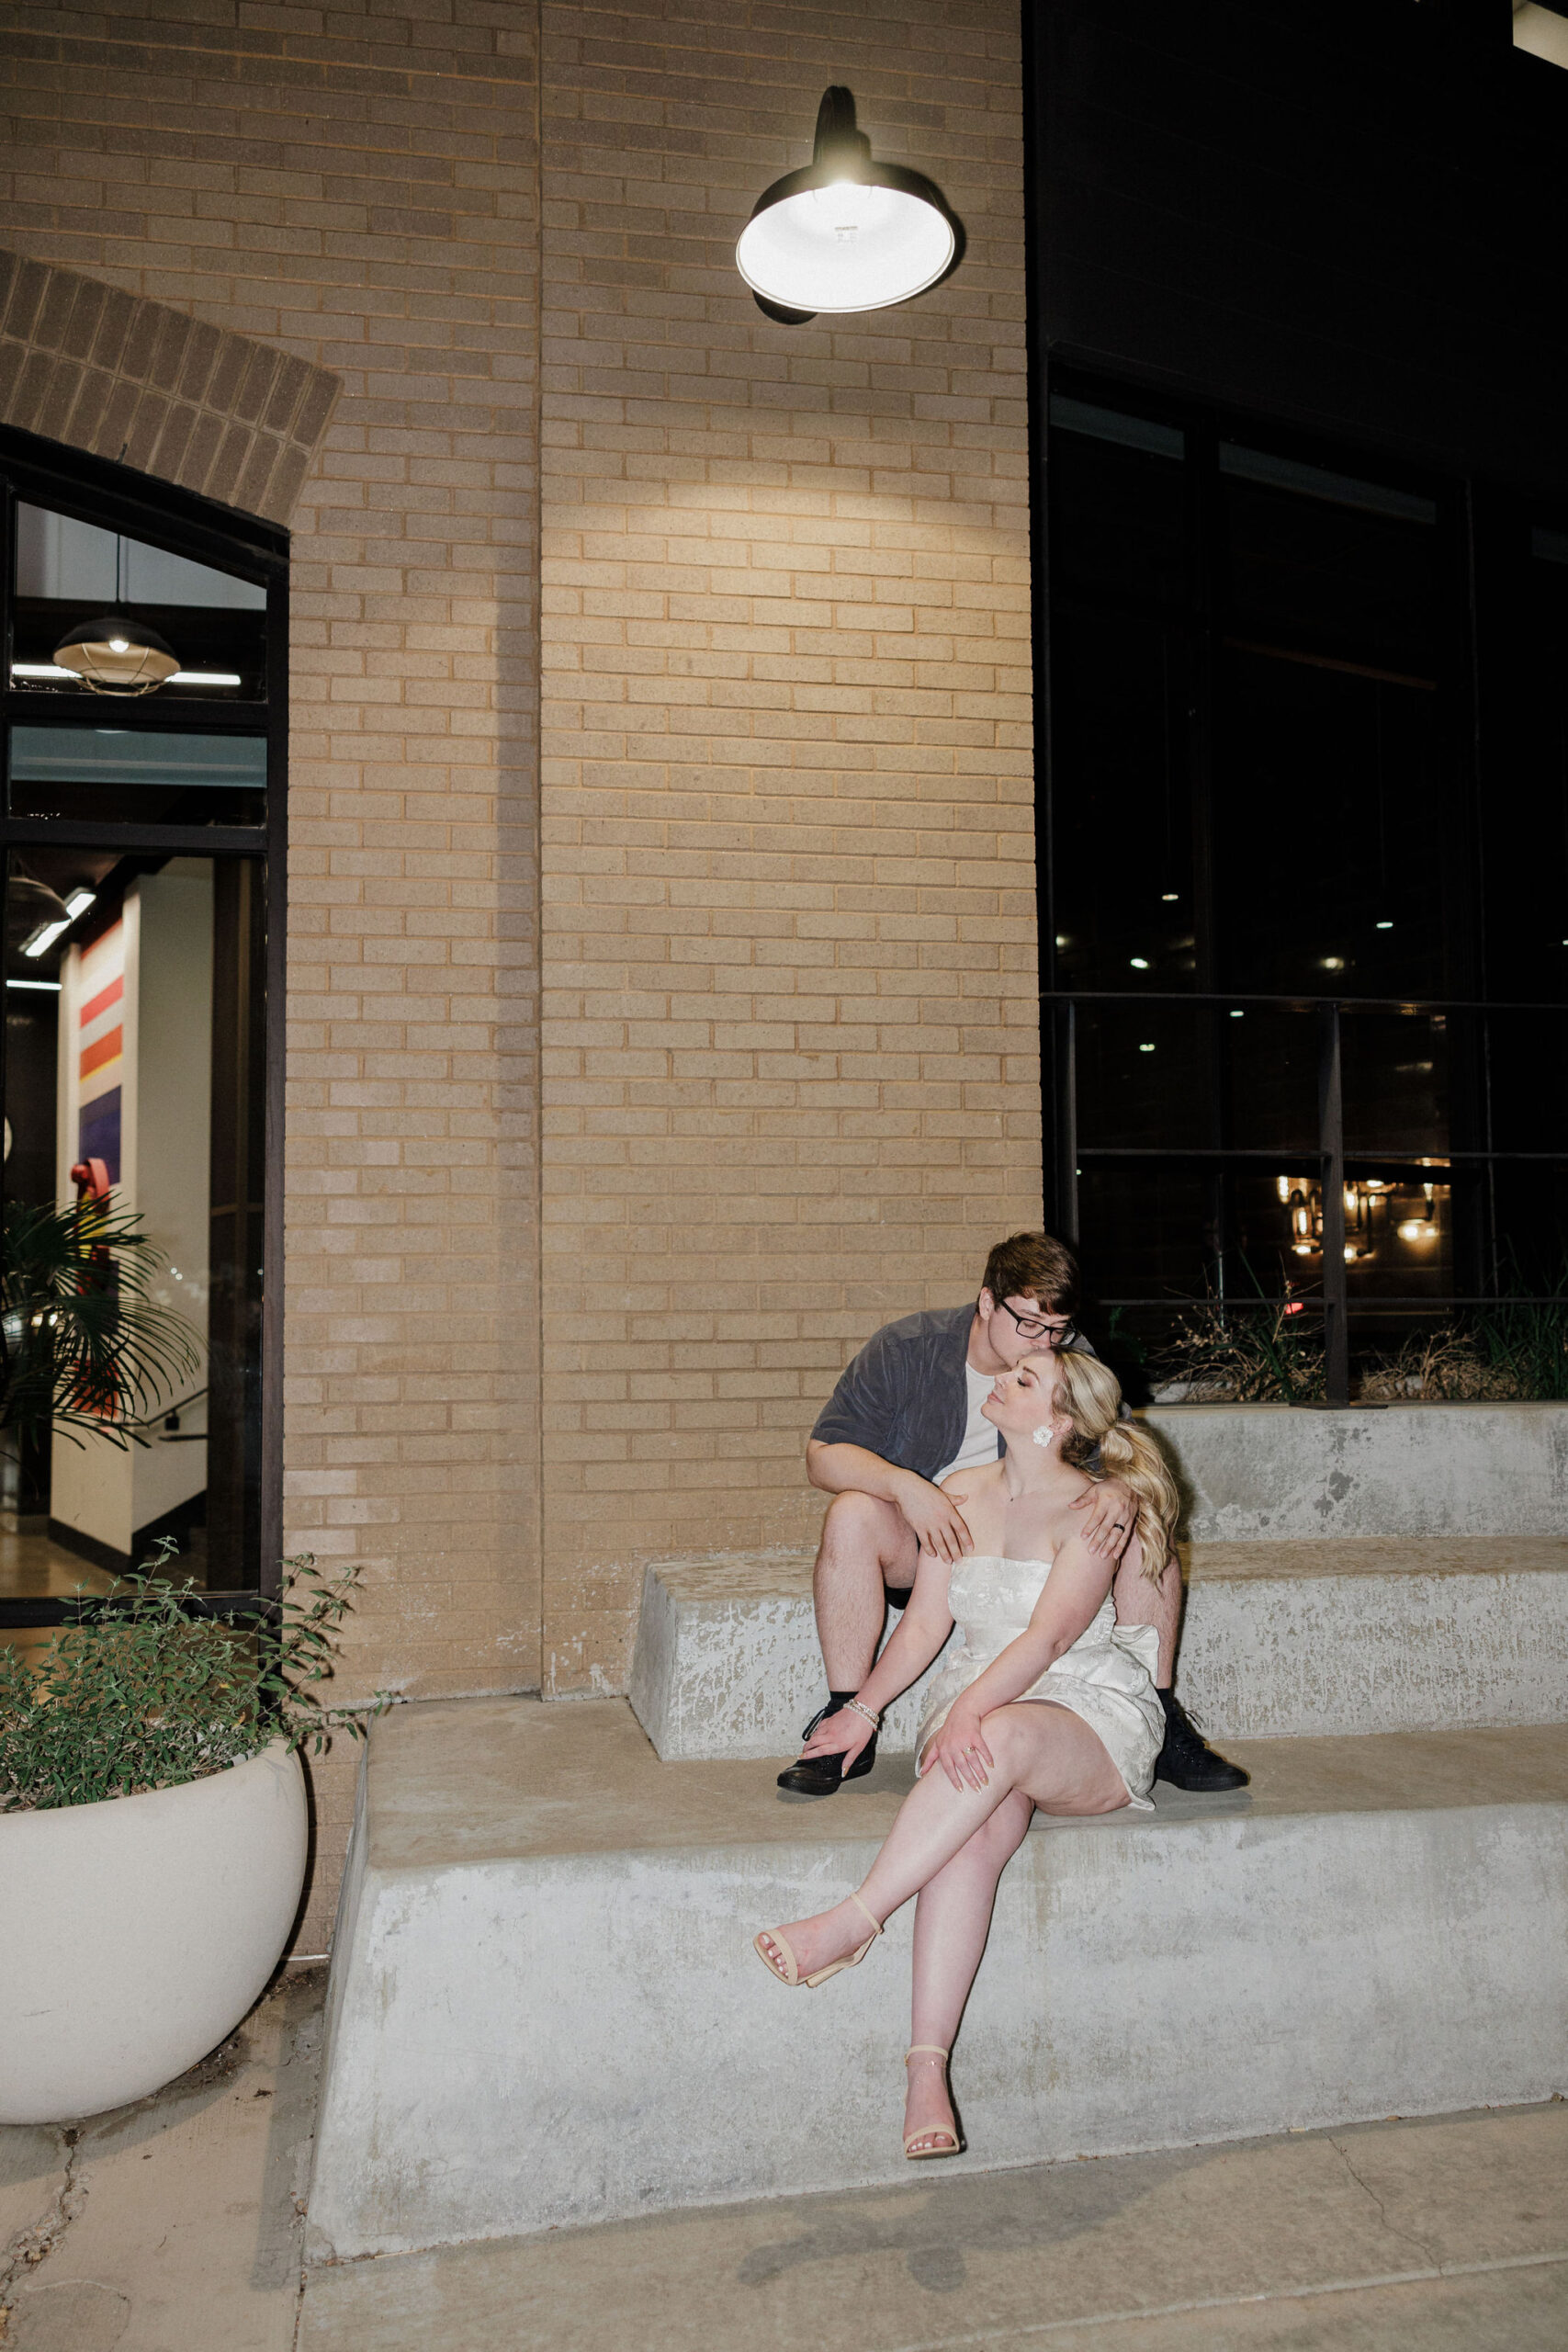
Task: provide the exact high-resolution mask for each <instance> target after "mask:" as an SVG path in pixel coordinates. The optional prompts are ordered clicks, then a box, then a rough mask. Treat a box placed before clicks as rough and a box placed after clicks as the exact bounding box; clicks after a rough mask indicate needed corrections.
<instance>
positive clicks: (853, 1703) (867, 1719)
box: [844, 1699, 882, 1731]
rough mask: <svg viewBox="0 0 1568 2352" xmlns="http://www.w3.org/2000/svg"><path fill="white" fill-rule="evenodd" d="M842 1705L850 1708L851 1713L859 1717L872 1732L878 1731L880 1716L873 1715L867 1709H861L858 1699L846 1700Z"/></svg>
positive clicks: (880, 1722)
mask: <svg viewBox="0 0 1568 2352" xmlns="http://www.w3.org/2000/svg"><path fill="white" fill-rule="evenodd" d="M844 1704H845V1706H846V1707H849V1708H852V1710H853V1712H854V1713H856V1714H857V1715H859V1716H860V1717H861V1719H862V1721H863V1722H864V1723H868V1724H870V1725H871V1727H872V1730H873V1731H876V1730H879V1729H880V1727H881V1724H882V1717H881V1716H880V1715H874V1714H873V1713H872V1712H871V1709H870V1708H869V1707H863V1706H862V1705H861V1702H860V1701H859V1700H858V1699H846V1700H845V1701H844Z"/></svg>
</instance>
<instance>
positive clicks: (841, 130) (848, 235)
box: [735, 85, 963, 326]
mask: <svg viewBox="0 0 1568 2352" xmlns="http://www.w3.org/2000/svg"><path fill="white" fill-rule="evenodd" d="M962 233H963V232H962V229H961V227H960V224H959V222H958V221H957V220H956V219H955V218H954V216H953V213H952V212H950V211H949V209H948V207H947V202H946V199H945V198H944V197H943V196H942V191H941V189H940V188H939V187H936V186H935V185H934V183H933V182H932V181H931V180H929V179H927V178H926V177H925V175H923V174H922V173H920V172H909V171H905V170H904V169H903V167H902V166H901V165H899V164H877V163H874V162H873V160H872V153H871V141H869V140H868V139H867V138H866V136H865V134H864V132H863V131H861V130H856V128H855V102H854V99H853V97H852V95H851V93H850V92H849V91H848V90H845V89H841V88H840V87H839V86H838V85H834V86H833V87H832V88H830V89H828V90H825V91H824V92H823V94H822V103H821V105H820V107H818V110H817V141H816V145H815V147H814V149H813V151H812V156H811V161H810V163H809V164H807V165H806V166H805V168H804V169H803V170H801V171H798V172H786V173H785V174H784V177H783V179H782V180H775V181H774V182H773V186H772V187H768V188H764V189H763V191H762V193H761V196H760V197H759V198H757V201H756V203H755V205H754V206H753V207H752V209H751V218H750V220H748V222H747V223H746V226H745V228H744V229H743V230H742V231H741V232H740V242H739V244H738V245H737V246H736V248H735V265H736V267H737V268H738V269H739V272H740V275H741V277H743V278H744V279H745V280H746V283H747V285H748V286H749V287H750V288H751V291H752V293H753V294H754V295H755V296H756V298H757V300H758V302H759V303H760V304H761V308H762V309H763V310H764V311H766V312H767V314H768V316H769V317H770V318H771V319H778V320H780V321H782V322H784V324H785V325H788V326H799V325H804V324H805V322H806V321H807V319H812V318H815V317H816V315H817V313H818V311H827V312H829V314H838V313H841V312H843V311H885V310H886V308H887V307H888V305H889V303H892V302H908V300H910V298H911V296H913V295H916V294H923V293H924V292H925V290H926V288H927V287H928V286H934V285H935V284H936V282H937V279H938V278H939V277H945V276H946V274H947V272H948V270H949V269H950V268H952V266H953V263H954V262H955V261H956V259H957V258H958V254H959V250H960V239H961V236H962Z"/></svg>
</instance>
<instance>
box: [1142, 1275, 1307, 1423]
mask: <svg viewBox="0 0 1568 2352" xmlns="http://www.w3.org/2000/svg"><path fill="white" fill-rule="evenodd" d="M1242 1263H1243V1266H1244V1267H1245V1268H1246V1272H1247V1279H1248V1281H1249V1282H1250V1283H1251V1284H1252V1286H1253V1289H1254V1290H1255V1291H1256V1293H1257V1294H1258V1295H1257V1298H1256V1300H1253V1299H1241V1300H1237V1299H1235V1298H1230V1297H1226V1298H1222V1297H1221V1296H1220V1295H1219V1293H1218V1292H1217V1291H1215V1290H1213V1289H1211V1290H1210V1291H1209V1292H1208V1294H1207V1295H1205V1296H1204V1297H1202V1298H1196V1299H1186V1300H1183V1301H1182V1302H1181V1304H1180V1306H1179V1308H1178V1310H1177V1314H1176V1317H1175V1322H1174V1325H1173V1328H1172V1330H1171V1334H1170V1337H1169V1339H1168V1340H1167V1341H1166V1342H1165V1344H1164V1346H1163V1347H1162V1348H1161V1349H1160V1350H1159V1351H1158V1352H1157V1353H1156V1356H1155V1357H1154V1359H1153V1361H1152V1363H1151V1365H1150V1378H1151V1379H1152V1380H1153V1381H1155V1383H1156V1394H1157V1393H1158V1391H1159V1389H1162V1388H1163V1389H1169V1388H1172V1387H1177V1386H1179V1387H1180V1388H1181V1390H1182V1393H1183V1395H1184V1396H1185V1397H1187V1398H1188V1399H1189V1400H1190V1402H1192V1403H1193V1404H1234V1405H1254V1404H1285V1405H1297V1404H1309V1403H1311V1402H1312V1401H1313V1400H1314V1399H1315V1398H1317V1397H1322V1395H1323V1393H1324V1385H1325V1365H1324V1351H1323V1326H1322V1323H1321V1321H1320V1319H1319V1318H1318V1317H1317V1316H1315V1315H1314V1314H1312V1313H1310V1312H1309V1311H1308V1309H1307V1307H1306V1306H1305V1305H1304V1303H1303V1293H1302V1291H1301V1289H1300V1287H1299V1286H1298V1285H1295V1284H1292V1283H1289V1282H1287V1283H1286V1285H1285V1295H1284V1297H1283V1299H1282V1300H1280V1301H1270V1299H1269V1296H1268V1295H1267V1294H1266V1293H1265V1291H1264V1289H1263V1286H1262V1284H1261V1283H1259V1281H1258V1276H1257V1274H1256V1273H1255V1272H1254V1271H1253V1269H1252V1267H1251V1266H1250V1265H1249V1264H1248V1263H1247V1261H1246V1260H1245V1259H1244V1260H1243V1261H1242Z"/></svg>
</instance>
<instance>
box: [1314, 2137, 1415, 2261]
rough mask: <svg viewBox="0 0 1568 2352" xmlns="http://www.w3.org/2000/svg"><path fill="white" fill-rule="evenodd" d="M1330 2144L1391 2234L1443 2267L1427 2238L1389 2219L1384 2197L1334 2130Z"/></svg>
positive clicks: (1329, 2138) (1329, 2139) (1329, 2140)
mask: <svg viewBox="0 0 1568 2352" xmlns="http://www.w3.org/2000/svg"><path fill="white" fill-rule="evenodd" d="M1328 2144H1329V2146H1330V2147H1331V2148H1332V2149H1333V2151H1334V2153H1335V2154H1336V2155H1337V2157H1338V2159H1339V2161H1340V2163H1341V2164H1342V2165H1344V2167H1345V2169H1346V2171H1347V2172H1348V2174H1349V2176H1350V2177H1351V2179H1352V2180H1353V2181H1354V2182H1355V2184H1356V2186H1357V2188H1359V2190H1360V2191H1361V2193H1362V2195H1363V2196H1364V2197H1366V2198H1368V2199H1371V2204H1372V2205H1373V2207H1374V2208H1375V2209H1376V2212H1377V2217H1378V2219H1379V2221H1380V2222H1382V2225H1383V2227H1384V2229H1385V2230H1387V2231H1388V2233H1389V2234H1390V2236H1391V2237H1396V2238H1403V2239H1404V2242H1405V2244H1406V2245H1413V2246H1414V2247H1415V2248H1416V2252H1417V2253H1418V2254H1424V2255H1425V2256H1426V2257H1427V2261H1428V2262H1431V2263H1435V2264H1436V2265H1437V2266H1438V2268H1439V2269H1440V2268H1441V2267H1442V2256H1441V2255H1440V2254H1439V2253H1438V2249H1437V2247H1436V2246H1434V2245H1428V2244H1427V2240H1426V2239H1425V2238H1421V2237H1417V2236H1416V2233H1415V2231H1414V2230H1409V2229H1404V2228H1402V2227H1401V2225H1400V2224H1399V2223H1398V2222H1391V2221H1390V2220H1389V2217H1388V2208H1387V2207H1386V2206H1385V2205H1384V2203H1383V2201H1382V2198H1381V2197H1380V2196H1379V2195H1378V2193H1377V2190H1376V2189H1375V2188H1373V2187H1372V2186H1371V2182H1370V2181H1366V2180H1363V2179H1362V2177H1361V2176H1360V2174H1359V2172H1358V2171H1357V2170H1356V2167H1355V2165H1353V2164H1352V2163H1351V2162H1350V2159H1349V2156H1348V2154H1347V2153H1346V2151H1345V2150H1344V2148H1342V2147H1341V2146H1340V2144H1339V2143H1338V2141H1337V2139H1335V2137H1334V2135H1333V2133H1332V2132H1330V2133H1329V2134H1328Z"/></svg>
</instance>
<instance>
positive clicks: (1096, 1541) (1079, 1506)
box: [1072, 1478, 1138, 1560]
mask: <svg viewBox="0 0 1568 2352" xmlns="http://www.w3.org/2000/svg"><path fill="white" fill-rule="evenodd" d="M1072 1508H1073V1510H1081V1511H1082V1512H1083V1513H1084V1523H1083V1525H1082V1526H1081V1527H1080V1528H1079V1530H1078V1533H1079V1534H1080V1535H1081V1536H1082V1537H1083V1540H1084V1542H1085V1543H1086V1544H1088V1545H1089V1550H1090V1551H1091V1552H1104V1553H1107V1554H1108V1555H1110V1557H1111V1559H1113V1560H1119V1559H1120V1558H1121V1557H1122V1553H1123V1552H1124V1551H1125V1550H1126V1549H1127V1546H1128V1544H1130V1543H1131V1542H1132V1540H1133V1538H1134V1535H1135V1534H1136V1533H1137V1532H1138V1498H1137V1496H1136V1495H1135V1494H1134V1492H1133V1489H1132V1487H1129V1486H1128V1485H1127V1484H1126V1483H1125V1482H1124V1481H1123V1480H1122V1479H1121V1478H1102V1479H1101V1480H1100V1484H1099V1485H1098V1486H1097V1487H1093V1488H1091V1490H1090V1491H1089V1493H1088V1494H1087V1495H1080V1496H1079V1497H1078V1499H1077V1502H1076V1503H1074V1504H1073V1506H1072Z"/></svg>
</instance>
